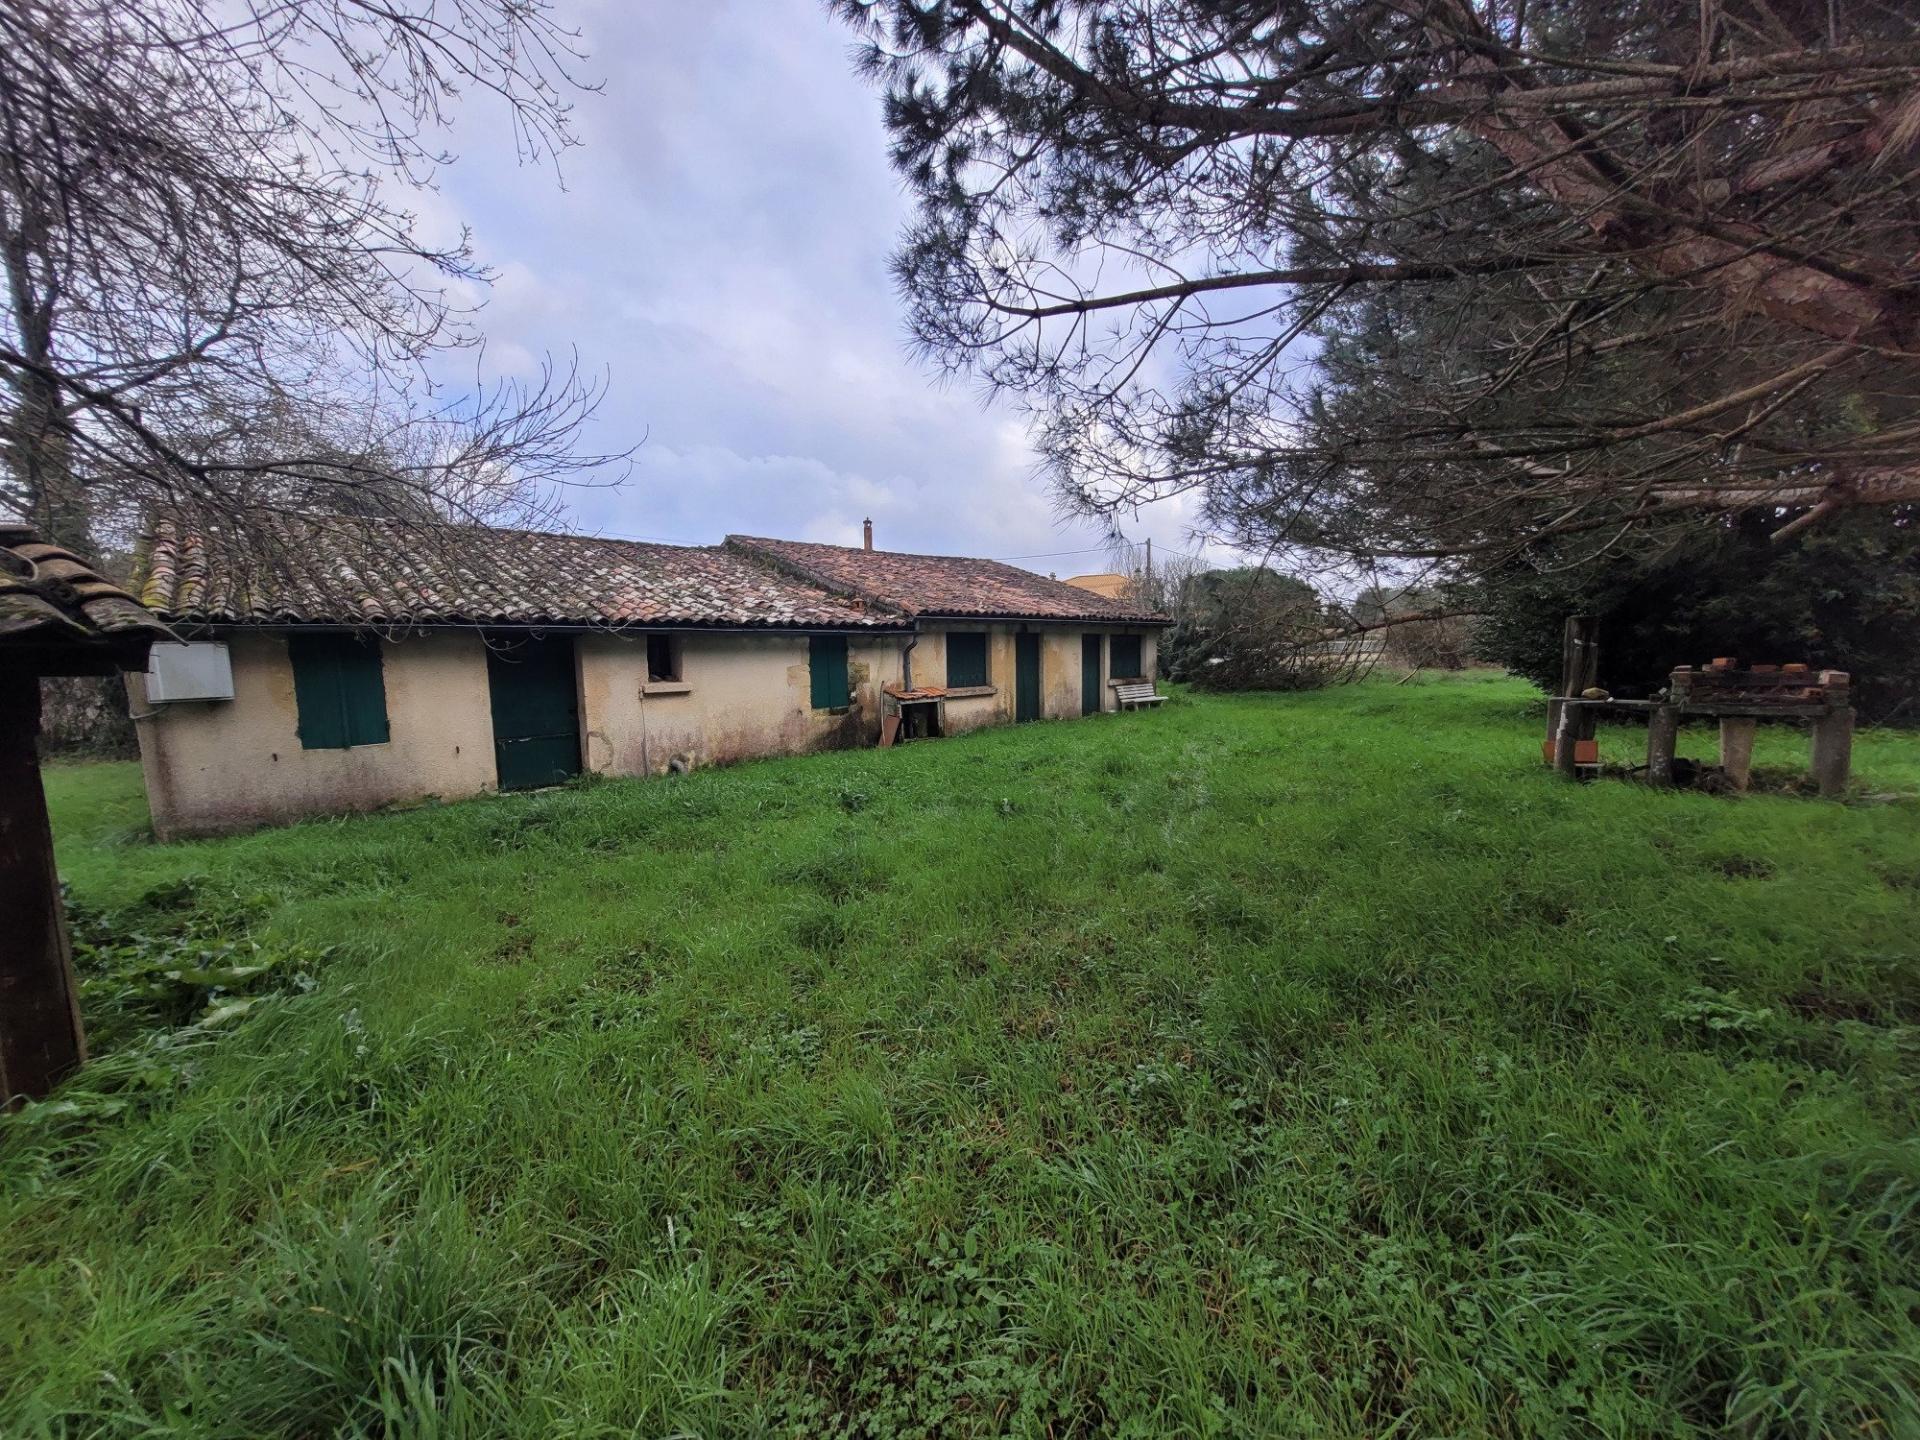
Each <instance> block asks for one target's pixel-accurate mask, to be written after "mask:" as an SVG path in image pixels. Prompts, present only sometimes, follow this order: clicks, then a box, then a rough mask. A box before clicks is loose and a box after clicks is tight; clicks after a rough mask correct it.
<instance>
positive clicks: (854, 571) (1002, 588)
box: [727, 535, 1166, 624]
mask: <svg viewBox="0 0 1920 1440" xmlns="http://www.w3.org/2000/svg"><path fill="white" fill-rule="evenodd" d="M727 545H728V546H729V547H730V548H731V549H733V550H735V551H737V552H738V553H740V554H743V555H753V556H758V557H763V558H765V559H767V560H770V561H772V562H773V563H774V564H776V565H778V566H780V567H781V568H782V569H783V570H785V571H787V572H788V573H789V574H792V575H794V576H796V577H797V578H800V579H804V580H809V581H811V582H813V583H814V584H816V585H824V586H826V587H827V588H829V589H831V590H836V591H839V592H840V593H842V594H847V595H860V596H864V597H865V598H867V599H868V600H871V601H873V602H874V603H875V604H878V605H884V606H886V607H887V608H889V609H891V610H895V611H898V612H899V613H900V614H902V615H912V616H920V615H927V616H944V615H955V616H967V617H978V618H981V619H988V618H1006V619H1014V620H1095V621H1118V622H1133V623H1137V624H1165V623H1166V617H1165V616H1164V615H1158V614H1156V613H1154V612H1153V611H1152V610H1148V609H1144V608H1142V607H1141V606H1138V605H1135V604H1132V603H1130V602H1128V601H1125V600H1116V599H1110V598H1108V597H1107V596H1104V595H1096V594H1095V593H1094V592H1092V591H1091V590H1083V589H1081V588H1079V587H1078V586H1075V585H1069V584H1067V583H1066V582H1065V581H1061V580H1050V579H1048V578H1047V577H1046V576H1044V575H1036V574H1034V573H1033V572H1032V571H1031V570H1021V569H1018V568H1016V567H1015V566H1012V565H1006V564H1003V563H1001V562H1000V561H998V560H974V559H969V558H967V557H965V556H960V555H909V554H905V553H903V552H901V551H898V550H858V549H854V548H853V547H851V546H846V545H819V544H814V543H812V542H809V541H804V540H769V539H764V538H761V537H759V536H754V535H729V536H728V537H727Z"/></svg>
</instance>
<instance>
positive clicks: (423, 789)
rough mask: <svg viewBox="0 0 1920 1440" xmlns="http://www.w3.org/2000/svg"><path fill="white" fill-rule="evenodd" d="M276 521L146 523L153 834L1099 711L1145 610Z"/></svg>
mask: <svg viewBox="0 0 1920 1440" xmlns="http://www.w3.org/2000/svg"><path fill="white" fill-rule="evenodd" d="M868 540H869V544H868V547H867V548H864V549H855V548H850V547H842V546H835V545H818V544H808V543H802V542H797V541H786V540H766V539H757V538H752V537H747V536H729V537H728V538H727V540H726V542H725V543H724V544H722V545H718V546H675V545H656V544H644V543H641V542H637V541H630V540H607V539H595V538H591V537H587V536H579V535H558V534H546V533H536V532H529V531H520V530H505V529H486V528H479V527H467V526H418V525H405V524H400V523H396V522H392V521H382V520H368V519H359V518H345V517H337V516H308V515H301V516H287V517H282V518H280V519H278V520H276V521H274V522H273V524H272V526H271V527H270V528H269V529H267V530H265V531H261V530H258V529H256V530H255V531H253V532H251V533H250V537H249V539H248V541H247V542H246V543H244V544H243V543H241V542H240V541H239V540H238V539H237V538H236V537H235V536H233V535H232V534H231V533H229V532H227V531H225V530H224V529H222V528H221V527H219V526H212V525H199V526H192V525H187V524H183V523H182V522H180V521H178V520H162V521H160V522H158V523H156V524H155V526H154V527H153V530H152V533H151V534H150V535H149V536H148V537H147V539H146V540H145V541H143V543H142V547H141V552H140V558H139V565H138V574H137V576H136V585H137V588H138V592H139V594H140V597H141V599H142V600H144V601H145V602H146V603H147V604H148V605H149V606H150V607H151V608H152V609H153V610H154V612H155V613H157V614H158V615H159V616H161V617H162V618H163V619H164V620H165V621H166V622H167V623H168V624H169V625H170V626H171V627H172V628H173V629H174V631H175V632H176V633H177V634H178V635H180V636H181V637H182V640H183V642H185V643H183V644H181V645H177V646H173V645H169V646H160V647H156V650H155V652H154V658H153V660H152V661H151V663H150V665H149V668H148V670H147V672H146V674H145V675H142V676H136V677H133V679H132V680H131V681H130V684H129V689H130V692H131V697H132V704H133V714H134V717H135V720H136V723H137V728H138V731H139V736H140V754H141V763H142V766H143V769H144V772H145V776H146V783H147V794H148V798H149V801H150V803H151V808H152V813H153V821H154V826H155V829H156V830H157V831H158V832H159V833H160V834H161V835H163V836H165V835H177V834H189V833H204V832H213V831H220V830H229V829H236V828H241V827H245V826H249V825H256V824H261V823H265V822H270V821H277V820H286V819H291V818H294V817H297V816H301V815H310V814H322V813H329V812H338V811H348V810H360V809H369V808H373V807H376V806H381V805H388V804H394V803H398V802H405V801H410V800H417V799H422V798H426V797H430V796H438V797H443V798H450V797H453V796H459V795H470V794H475V793H478V792H482V791H487V790H494V789H513V788H522V787H529V786H537V785H545V784H552V783H555V782H557V781H560V780H564V779H566V778H568V777H569V776H572V775H575V774H577V773H580V772H581V771H596V772H600V773H603V774H609V775H654V774H660V773H663V772H665V771H668V770H672V769H683V768H693V767H698V766H704V765H711V764H720V763H726V762H729V761H734V760H740V759H745V758H748V757H751V756H760V755H774V754H791V753H797V752H801V751H807V750H817V749H828V748H835V747H848V746H859V745H872V744H875V743H877V742H878V740H879V738H880V735H881V731H882V722H883V719H884V717H885V715H886V714H887V712H888V708H889V706H890V705H897V704H898V702H897V700H895V699H894V698H893V697H892V696H891V695H890V694H889V691H892V692H899V691H902V690H904V689H912V688H913V687H918V688H919V690H920V691H922V692H924V691H928V690H937V691H939V692H940V693H939V695H938V699H937V702H936V703H937V706H938V716H939V721H938V728H939V729H940V730H941V732H942V733H945V734H954V733H957V732H960V731H964V730H968V729H971V728H974V727H976V726H980V725H989V724H994V723H999V722H1006V721H1015V720H1033V719H1041V718H1064V717H1067V716H1079V715H1084V714H1088V713H1092V712H1095V711H1100V710H1110V709H1113V708H1114V705H1115V699H1114V694H1113V682H1115V681H1116V680H1122V679H1127V678H1135V677H1144V678H1147V679H1151V678H1152V676H1153V674H1154V657H1155V640H1156V637H1157V635H1158V632H1159V629H1160V627H1161V626H1162V625H1164V624H1165V620H1164V618H1163V617H1161V616H1157V615H1153V614H1150V613H1146V612H1143V611H1140V610H1137V609H1135V608H1132V607H1131V606H1129V605H1128V604H1126V603H1124V602H1119V601H1113V600H1109V599H1105V598H1103V597H1100V596H1097V595H1093V594H1090V593H1088V592H1087V591H1084V590H1078V589H1075V588H1073V587H1072V586H1068V585H1065V584H1062V583H1060V582H1057V581H1053V580H1049V579H1047V578H1045V577H1043V576H1039V575H1035V574H1032V573H1030V572H1028V571H1025V570H1020V569H1016V568H1014V567H1013V566H1010V565H1003V564H999V563H997V562H994V561H989V560H974V559H966V558H961V557H952V556H932V555H906V554H898V553H893V552H889V551H884V550H875V549H872V548H871V529H870V528H869V532H868Z"/></svg>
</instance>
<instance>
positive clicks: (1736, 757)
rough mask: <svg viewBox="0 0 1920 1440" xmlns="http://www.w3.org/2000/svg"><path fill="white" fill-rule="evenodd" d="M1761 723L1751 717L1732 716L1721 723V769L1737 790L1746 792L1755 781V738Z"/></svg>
mask: <svg viewBox="0 0 1920 1440" xmlns="http://www.w3.org/2000/svg"><path fill="white" fill-rule="evenodd" d="M1759 728H1760V722H1759V721H1758V720H1755V719H1752V718H1750V717H1741V716H1734V715H1730V716H1728V717H1727V718H1725V719H1724V720H1722V721H1721V722H1720V768H1721V769H1722V770H1724V771H1726V773H1727V779H1728V780H1730V781H1731V782H1732V783H1733V788H1734V789H1736V790H1745V789H1746V788H1747V786H1748V785H1749V784H1751V783H1752V780H1753V737H1754V734H1755V733H1756V732H1757V731H1758V730H1759Z"/></svg>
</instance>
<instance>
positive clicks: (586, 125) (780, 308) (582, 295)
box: [431, 0, 1186, 574]
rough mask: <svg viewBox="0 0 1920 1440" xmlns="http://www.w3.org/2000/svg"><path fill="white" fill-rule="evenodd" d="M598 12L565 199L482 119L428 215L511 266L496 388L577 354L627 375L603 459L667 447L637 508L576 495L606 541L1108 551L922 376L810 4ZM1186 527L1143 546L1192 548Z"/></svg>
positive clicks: (755, 1)
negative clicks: (600, 87) (871, 526)
mask: <svg viewBox="0 0 1920 1440" xmlns="http://www.w3.org/2000/svg"><path fill="white" fill-rule="evenodd" d="M576 9H577V13H578V15H579V18H580V20H581V22H582V23H583V24H584V25H585V26H586V27H587V30H588V36H589V39H590V41H591V44H592V46H593V50H594V56H593V62H592V69H593V71H594V72H595V73H597V74H599V75H602V76H604V77H605V80H606V90H605V93H604V94H602V95H588V96H584V97H582V98H581V101H580V104H579V108H578V118H579V121H580V133H581V135H582V138H583V139H584V141H585V142H586V143H585V144H584V146H583V147H581V148H579V149H576V150H573V151H571V152H568V153H567V154H566V155H565V156H564V157H563V160H562V165H563V169H564V173H565V176H566V188H565V189H564V190H562V189H561V188H560V187H559V186H558V185H557V184H556V182H555V178H554V175H553V172H552V171H551V170H550V169H545V168H541V167H520V166H518V165H516V164H515V163H514V161H513V159H512V158H511V157H512V148H511V140H510V136H508V135H507V134H506V133H505V131H504V128H503V126H502V125H501V123H500V120H499V117H498V116H495V115H490V114H489V113H488V112H487V111H486V108H485V107H484V106H481V107H479V108H477V109H475V110H473V111H471V112H469V113H468V114H466V115H464V116H463V117H462V128H461V132H460V134H459V135H458V136H457V137H456V138H457V148H458V149H459V150H460V151H461V153H462V157H463V158H462V159H461V161H460V162H459V163H458V164H457V165H456V166H455V167H453V169H452V171H451V172H450V173H449V174H448V176H447V177H446V182H445V188H444V191H443V193H442V194H440V195H439V196H436V197H432V201H431V203H432V207H433V215H432V219H433V224H434V227H435V231H436V233H438V232H439V231H440V230H441V229H443V228H445V227H447V226H449V225H453V226H456V227H457V224H458V223H459V221H460V220H463V219H464V220H466V221H469V222H470V223H471V224H472V225H473V227H474V231H475V240H476V246H477V249H478V251H479V254H480V257H481V258H482V259H483V260H485V261H486V262H488V263H489V264H491V265H492V266H494V267H495V269H496V270H497V271H498V272H499V277H500V278H499V283H498V284H497V285H496V287H495V290H494V292H493V295H492V297H491V300H490V303H489V304H488V306H487V308H486V309H485V311H484V312H483V313H482V316H481V325H482V328H483V329H484V330H485V331H486V334H487V336H488V349H487V351H486V353H485V356H484V358H483V361H482V368H483V372H484V373H487V374H491V375H513V376H524V375H526V374H528V373H530V371H531V369H532V368H533V367H534V366H535V364H536V357H537V356H538V355H540V354H541V353H543V352H551V353H557V354H560V355H562V356H565V355H567V354H568V353H570V352H571V351H573V350H575V349H577V350H578V352H579V355H580V358H581V362H582V364H583V365H584V366H585V367H587V368H588V369H589V370H591V371H594V372H595V373H597V372H599V370H600V369H601V368H602V367H605V370H606V372H607V375H608V378H609V388H608V394H607V400H606V403H605V405H604V406H603V409H602V412H601V415H600V418H599V421H598V423H597V426H596V430H595V434H594V436H593V438H592V444H593V445H594V446H595V447H596V448H600V447H609V448H617V447H618V446H621V445H626V444H632V443H635V442H637V441H639V440H640V439H641V437H642V436H643V435H644V436H646V437H647V443H646V444H645V445H644V446H643V447H642V449H641V450H640V452H639V455H638V457H637V459H638V464H637V467H636V470H635V473H634V476H633V479H632V480H631V481H630V482H629V483H628V485H627V486H626V487H624V488H623V489H622V490H621V491H619V492H614V493H610V492H605V491H578V492H575V493H573V494H571V495H570V496H569V497H568V499H569V502H570V504H571V508H572V510H573V512H574V517H575V519H576V521H577V522H578V523H579V524H580V525H581V526H582V528H588V529H598V530H600V531H602V532H604V533H610V534H624V535H635V536H649V537H657V538H665V539H670V540H675V541H679V542H684V543H711V542H712V541H714V540H717V539H718V538H719V537H720V536H721V535H722V534H725V533H727V532H728V531H749V532H754V533H760V534H777V535H788V536H795V537H800V538H807V539H823V540H838V541H842V542H851V543H858V538H859V533H860V521H861V520H862V519H863V518H865V517H867V516H872V518H873V520H874V522H875V526H876V529H877V531H878V532H879V535H878V538H879V543H880V544H882V545H884V546H886V547H888V548H897V549H926V550H939V551H945V552H948V553H968V554H976V555H1029V554H1034V553H1036V552H1049V551H1068V550H1075V549H1079V548H1081V547H1097V546H1098V545H1099V544H1100V543H1101V541H1102V538H1103V537H1102V534H1101V531H1100V529H1099V527H1097V526H1094V525H1090V524H1086V523H1084V522H1075V523H1062V522H1060V521H1059V519H1058V517H1057V516H1056V513H1055V506H1054V502H1053V499H1052V497H1051V496H1050V495H1049V494H1048V493H1047V491H1046V489H1045V487H1044V485H1043V484H1042V483H1041V482H1040V481H1039V480H1038V479H1037V478H1036V477H1035V475H1034V473H1033V469H1034V457H1033V453H1032V451H1031V449H1030V447H1029V446H1028V444H1027V441H1026V434H1025V429H1024V426H1023V424H1022V423H1021V421H1020V419H1019V418H1018V417H1017V416H1016V415H1014V414H1012V413H1011V411H1010V410H1009V409H1008V408H1007V407H1005V406H1001V407H995V408H986V407H983V406H982V405H981V404H980V403H979V401H978V399H977V397H975V396H974V395H973V394H972V393H971V392H970V391H969V390H968V389H967V388H966V387H965V386H942V385H939V384H938V383H936V382H935V380H934V379H933V377H932V376H930V375H929V374H928V373H926V372H925V371H923V370H922V369H921V368H920V367H918V366H917V365H916V364H915V363H914V362H913V361H912V360H910V358H909V356H908V351H907V346H906V339H905V334H904V329H903V325H902V320H901V316H900V309H899V302H898V300H897V297H896V296H895V295H894V292H893V286H892V280H891V277H890V274H889V272H888V269H887V257H888V254H889V251H890V249H891V247H892V244H893V242H894V238H895V235H896V233H897V231H898V228H899V224H900V221H901V219H902V218H903V215H904V213H905V212H904V204H903V201H902V199H901V195H900V191H899V186H898V184H897V182H896V181H895V179H894V177H893V176H892V174H891V173H890V172H889V170H888V168H887V165H886V159H885V147H886V137H885V134H884V132H883V130H882V127H881V125H880V121H879V105H878V102H877V100H876V98H875V97H874V96H873V95H872V94H871V92H870V91H869V90H868V89H867V88H866V86H865V84H864V82H862V81H860V80H859V79H857V78H856V77H855V76H854V75H853V74H852V73H851V69H850V67H849V65H848V63H847V49H848V45H849V42H850V35H849V33H848V32H847V31H846V30H845V29H844V28H842V27H839V26H837V25H835V24H834V23H833V22H831V21H830V20H829V19H828V18H826V17H825V16H824V15H823V14H822V13H821V11H820V10H819V9H818V8H816V7H815V6H813V5H799V4H793V3H791V0H711V3H703V4H701V5H697V6H695V5H645V6H642V5H629V4H615V3H611V0H595V3H577V5H576ZM1185 521H1186V517H1185V516H1184V515H1183V513H1182V512H1181V510H1180V509H1179V508H1177V507H1169V508H1166V509H1163V510H1156V511H1155V512H1152V513H1150V514H1148V515H1144V516H1142V517H1140V518H1139V519H1138V520H1137V521H1136V520H1133V519H1129V520H1128V521H1127V523H1126V526H1125V528H1126V529H1127V530H1128V533H1130V534H1136V535H1145V534H1149V533H1151V534H1152V535H1153V536H1154V539H1155V542H1156V544H1157V545H1160V546H1170V547H1173V548H1185V541H1184V538H1183V537H1182V536H1181V530H1182V528H1183V525H1184V523H1185ZM1027 563H1029V564H1031V565H1033V567H1034V568H1036V569H1041V570H1047V569H1058V570H1059V571H1060V573H1062V574H1069V573H1074V572H1075V571H1077V570H1082V569H1094V568H1099V567H1100V566H1101V565H1102V564H1103V563H1104V562H1103V560H1102V557H1101V556H1100V554H1098V553H1097V551H1096V552H1095V553H1089V554H1085V555H1080V556H1074V555H1061V556H1049V557H1045V558H1041V559H1038V560H1034V561H1029V562H1027Z"/></svg>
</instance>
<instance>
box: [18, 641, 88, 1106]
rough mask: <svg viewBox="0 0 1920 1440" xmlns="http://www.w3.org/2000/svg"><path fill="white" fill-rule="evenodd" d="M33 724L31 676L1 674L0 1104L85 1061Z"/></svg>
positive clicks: (42, 1090) (43, 1088)
mask: <svg viewBox="0 0 1920 1440" xmlns="http://www.w3.org/2000/svg"><path fill="white" fill-rule="evenodd" d="M39 731H40V681H39V679H38V677H36V676H34V675H30V674H23V673H21V672H20V671H18V670H10V671H9V672H8V673H4V674H0V1109H4V1108H11V1107H12V1106H13V1105H15V1104H17V1103H18V1102H19V1100H20V1099H21V1098H23V1097H24V1098H27V1099H39V1098H40V1097H42V1096H44V1095H46V1094H47V1093H48V1092H49V1091H51V1090H52V1089H53V1087H54V1086H55V1085H57V1084H59V1083H60V1081H62V1080H64V1079H65V1078H66V1077H67V1076H68V1075H70V1074H72V1073H73V1072H74V1071H75V1070H77V1069H78V1068H79V1067H80V1066H81V1065H82V1064H83V1063H84V1062H85V1060H86V1058H87V1046H86V1039H85V1036H84V1035H83V1034H82V1032H81V1028H80V1004H79V995H78V987H77V986H76V985H75V984H74V978H73V953H72V951H71V950H70V949H69V947H68V943H67V920H66V912H65V909H64V908H63V907H62V905H61V903H60V881H59V879H58V877H57V876H56V875H55V873H54V868H53V828H52V826H51V825H50V824H49V822H48V820H47V797H46V791H45V790H44V789H42V787H41V784H40V761H39V757H38V755H36V754H35V751H34V742H35V740H36V738H37V737H38V735H39Z"/></svg>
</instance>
